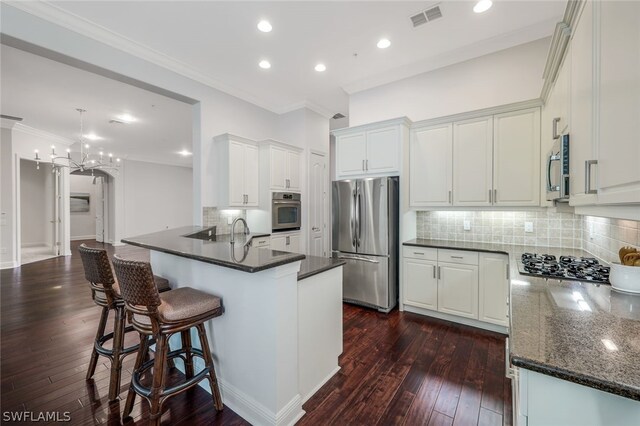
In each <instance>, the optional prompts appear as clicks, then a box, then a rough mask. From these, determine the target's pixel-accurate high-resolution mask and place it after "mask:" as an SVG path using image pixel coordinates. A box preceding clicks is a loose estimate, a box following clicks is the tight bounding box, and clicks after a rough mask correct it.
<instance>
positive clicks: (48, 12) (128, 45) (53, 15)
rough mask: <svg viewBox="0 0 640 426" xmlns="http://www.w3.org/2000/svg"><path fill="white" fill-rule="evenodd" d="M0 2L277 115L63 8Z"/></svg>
mask: <svg viewBox="0 0 640 426" xmlns="http://www.w3.org/2000/svg"><path fill="white" fill-rule="evenodd" d="M3 3H5V4H8V5H10V6H11V7H14V8H16V9H19V10H21V11H23V12H26V13H29V14H30V15H33V16H36V17H38V18H41V19H44V20H46V21H49V22H51V23H53V24H55V25H58V26H61V27H63V28H65V29H67V30H70V31H73V32H75V33H78V34H80V35H83V36H85V37H89V38H91V39H93V40H95V41H98V42H100V43H103V44H106V45H107V46H110V47H113V48H115V49H118V50H121V51H123V52H125V53H128V54H130V55H133V56H136V57H138V58H141V59H143V60H145V61H147V62H150V63H152V64H154V65H157V66H159V67H162V68H165V69H168V70H170V71H173V72H175V73H176V74H179V75H181V76H183V77H187V78H189V79H191V80H194V81H197V82H198V83H201V84H204V85H205V86H208V87H211V88H213V89H216V90H219V91H221V92H224V93H226V94H228V95H231V96H233V97H236V98H239V99H242V100H243V101H246V102H249V103H251V104H253V105H256V106H258V107H260V108H263V109H266V110H268V111H271V112H273V113H276V114H280V112H279V111H280V110H281V108H279V107H278V106H275V105H273V104H271V103H268V102H265V101H263V100H261V99H259V98H257V97H255V96H253V95H251V94H250V93H247V92H245V91H244V90H241V89H238V88H236V87H233V86H231V85H228V84H225V83H223V82H221V81H219V80H217V79H214V78H212V77H210V76H209V75H206V74H205V73H203V72H201V71H199V70H197V69H195V68H193V67H191V66H190V65H187V64H186V63H184V62H182V61H179V60H177V59H174V58H172V57H170V56H168V55H165V54H164V53H162V52H159V51H157V50H155V49H153V48H151V47H149V46H146V45H144V44H142V43H138V42H136V41H134V40H132V39H130V38H128V37H125V36H123V35H121V34H119V33H116V32H114V31H111V30H109V29H107V28H105V27H103V26H101V25H98V24H96V23H94V22H92V21H90V20H88V19H85V18H83V17H81V16H79V15H76V14H74V13H71V12H69V11H66V10H64V9H62V8H61V7H59V6H56V5H53V4H51V3H49V2H48V1H3Z"/></svg>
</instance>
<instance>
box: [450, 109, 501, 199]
mask: <svg viewBox="0 0 640 426" xmlns="http://www.w3.org/2000/svg"><path fill="white" fill-rule="evenodd" d="M492 180H493V117H484V118H479V119H473V120H466V121H460V122H456V123H453V202H454V204H455V205H457V206H490V205H491V202H492V197H493V195H492V193H491V190H492V189H493V182H492Z"/></svg>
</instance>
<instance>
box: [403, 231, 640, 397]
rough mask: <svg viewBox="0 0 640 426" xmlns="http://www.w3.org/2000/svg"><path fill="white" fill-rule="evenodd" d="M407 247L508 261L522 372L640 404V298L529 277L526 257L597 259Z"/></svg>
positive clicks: (497, 247) (499, 249)
mask: <svg viewBox="0 0 640 426" xmlns="http://www.w3.org/2000/svg"><path fill="white" fill-rule="evenodd" d="M405 245H412V246H423V247H436V248H450V249H457V250H473V251H485V252H494V253H508V254H509V256H510V268H511V305H510V310H511V315H510V328H509V346H510V353H511V363H512V364H513V365H514V366H517V367H522V368H526V369H528V370H532V371H536V372H539V373H543V374H547V375H550V376H554V377H558V378H560V379H563V380H568V381H571V382H574V383H578V384H581V385H584V386H589V387H592V388H595V389H599V390H602V391H605V392H610V393H613V394H616V395H621V396H624V397H626V398H631V399H634V400H640V369H638V360H640V295H630V294H625V293H620V292H617V291H616V290H613V289H612V287H611V286H609V285H606V284H593V283H589V282H580V281H570V280H563V281H560V280H557V279H550V280H546V279H544V278H538V277H533V276H527V275H521V274H520V273H519V272H518V264H519V262H520V256H521V255H522V253H525V252H530V253H548V254H553V255H556V256H559V255H561V254H562V255H569V256H592V255H591V254H590V253H588V252H585V251H583V250H580V249H563V248H559V247H541V246H536V247H532V246H516V245H505V244H491V243H467V242H454V241H443V240H422V239H416V240H411V241H407V242H406V243H405Z"/></svg>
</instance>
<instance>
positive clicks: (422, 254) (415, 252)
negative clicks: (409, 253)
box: [413, 251, 424, 256]
mask: <svg viewBox="0 0 640 426" xmlns="http://www.w3.org/2000/svg"><path fill="white" fill-rule="evenodd" d="M413 254H419V255H420V256H424V253H420V252H419V251H414V252H413Z"/></svg>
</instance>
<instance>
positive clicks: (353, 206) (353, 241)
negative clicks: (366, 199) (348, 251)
mask: <svg viewBox="0 0 640 426" xmlns="http://www.w3.org/2000/svg"><path fill="white" fill-rule="evenodd" d="M351 197H352V200H351V201H352V203H351V207H350V208H351V244H352V245H353V247H355V248H357V246H356V244H357V240H356V190H355V189H354V190H353V192H352V193H351Z"/></svg>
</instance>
